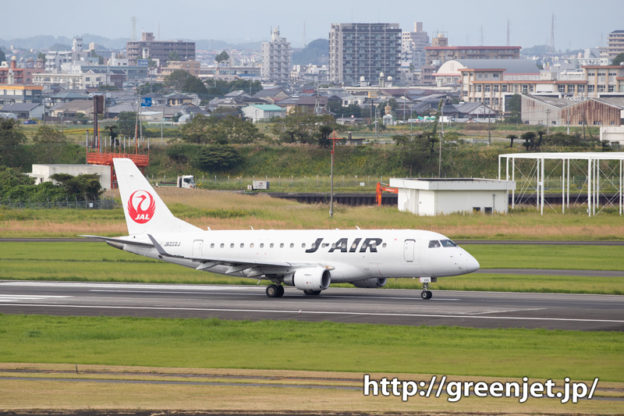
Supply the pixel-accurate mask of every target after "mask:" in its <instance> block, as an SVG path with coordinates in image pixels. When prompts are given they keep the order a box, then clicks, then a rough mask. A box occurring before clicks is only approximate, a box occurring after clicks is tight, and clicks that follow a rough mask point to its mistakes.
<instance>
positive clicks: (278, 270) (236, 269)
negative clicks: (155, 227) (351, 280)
mask: <svg viewBox="0 0 624 416" xmlns="http://www.w3.org/2000/svg"><path fill="white" fill-rule="evenodd" d="M81 237H87V238H95V239H98V240H101V241H104V242H106V243H108V244H110V245H112V246H113V247H116V248H121V245H123V244H128V245H131V246H132V245H133V246H138V247H150V248H152V247H153V248H155V249H156V251H158V254H159V255H160V256H161V257H168V258H178V259H184V260H191V261H195V262H199V263H200V265H199V266H197V267H196V269H197V270H210V269H211V268H213V267H215V266H227V267H228V269H227V270H226V271H225V274H237V273H243V274H245V275H246V276H247V277H259V276H262V275H266V274H286V273H291V272H293V271H295V270H296V269H298V268H300V267H309V266H311V264H296V263H288V262H275V261H272V262H258V261H243V260H240V259H231V258H226V257H214V258H205V257H192V256H180V255H176V254H172V253H169V252H168V251H166V250H165V249H164V248H163V247H162V245H161V244H160V243H159V242H158V241H157V240H156V239H155V238H154V237H153V236H152V235H151V234H147V237H148V238H149V239H150V241H151V243H147V242H145V241H140V240H131V239H128V238H127V237H126V238H123V237H102V236H98V235H81ZM314 265H315V266H321V267H324V268H326V269H328V270H332V269H333V267H332V266H328V265H321V264H314ZM221 273H223V272H221Z"/></svg>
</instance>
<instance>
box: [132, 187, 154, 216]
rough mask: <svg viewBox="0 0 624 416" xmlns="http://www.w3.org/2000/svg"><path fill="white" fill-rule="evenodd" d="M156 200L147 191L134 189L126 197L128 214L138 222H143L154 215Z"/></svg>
mask: <svg viewBox="0 0 624 416" xmlns="http://www.w3.org/2000/svg"><path fill="white" fill-rule="evenodd" d="M155 210H156V201H154V197H153V196H152V194H150V193H149V192H147V191H143V190H139V191H134V192H133V193H132V195H130V199H128V214H129V215H130V218H132V220H133V221H134V222H136V223H138V224H145V223H146V222H148V221H149V220H151V219H152V217H153V216H154V211H155Z"/></svg>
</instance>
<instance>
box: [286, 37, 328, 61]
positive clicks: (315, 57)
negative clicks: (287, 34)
mask: <svg viewBox="0 0 624 416" xmlns="http://www.w3.org/2000/svg"><path fill="white" fill-rule="evenodd" d="M292 63H293V65H307V64H314V65H326V64H327V63H329V40H328V39H316V40H313V41H312V42H310V43H308V45H307V46H306V47H305V48H303V49H296V50H295V51H294V52H293V56H292Z"/></svg>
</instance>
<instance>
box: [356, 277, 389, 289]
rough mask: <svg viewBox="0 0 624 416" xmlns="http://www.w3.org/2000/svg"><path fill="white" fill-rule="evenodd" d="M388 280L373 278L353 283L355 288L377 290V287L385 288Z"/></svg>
mask: <svg viewBox="0 0 624 416" xmlns="http://www.w3.org/2000/svg"><path fill="white" fill-rule="evenodd" d="M386 280H387V279H386V278H385V277H380V278H371V279H364V280H356V281H355V282H351V283H352V284H353V286H355V287H367V288H375V287H384V286H385V285H386Z"/></svg>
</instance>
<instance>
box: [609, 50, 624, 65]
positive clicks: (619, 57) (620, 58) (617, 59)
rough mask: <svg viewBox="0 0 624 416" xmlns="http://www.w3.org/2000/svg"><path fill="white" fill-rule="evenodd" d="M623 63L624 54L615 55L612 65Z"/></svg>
mask: <svg viewBox="0 0 624 416" xmlns="http://www.w3.org/2000/svg"><path fill="white" fill-rule="evenodd" d="M622 62H624V52H623V53H618V54H617V55H615V58H613V61H611V65H622Z"/></svg>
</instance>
